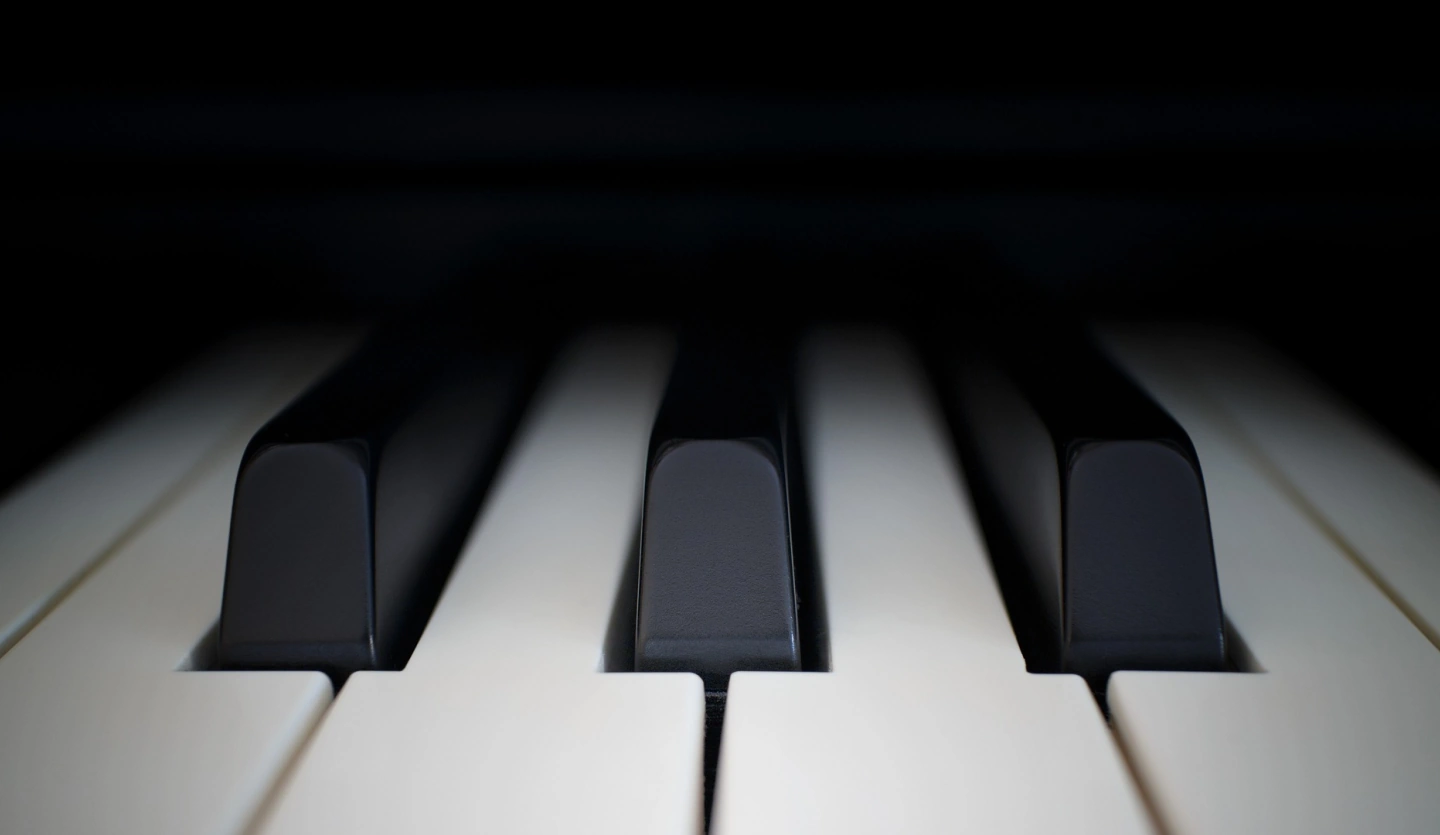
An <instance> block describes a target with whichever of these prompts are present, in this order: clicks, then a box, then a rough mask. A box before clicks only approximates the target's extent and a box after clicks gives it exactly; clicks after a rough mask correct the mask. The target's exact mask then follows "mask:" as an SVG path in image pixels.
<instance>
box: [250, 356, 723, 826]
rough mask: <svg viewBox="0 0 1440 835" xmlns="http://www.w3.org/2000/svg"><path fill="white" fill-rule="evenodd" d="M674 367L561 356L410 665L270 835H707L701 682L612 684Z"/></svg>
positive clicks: (314, 745)
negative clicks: (609, 665)
mask: <svg viewBox="0 0 1440 835" xmlns="http://www.w3.org/2000/svg"><path fill="white" fill-rule="evenodd" d="M669 355H670V349H669V346H668V345H667V344H666V343H665V341H664V340H661V339H659V338H657V337H656V336H655V335H653V334H652V335H643V334H641V335H636V334H614V333H612V334H608V335H606V334H600V335H594V336H592V337H591V338H588V339H585V340H582V341H580V342H579V343H578V344H576V345H574V346H572V349H571V350H570V351H569V352H568V353H567V354H566V355H565V356H564V357H562V359H561V361H560V363H559V365H558V367H557V368H556V369H555V370H554V372H553V373H552V376H551V378H550V379H549V380H548V382H547V384H546V386H545V387H544V388H543V389H542V391H541V393H540V394H539V395H538V400H537V402H536V403H534V404H533V405H532V406H531V408H530V411H529V414H528V415H527V417H526V419H525V421H524V423H523V424H522V428H521V433H520V435H519V437H518V438H517V439H516V441H515V443H514V445H513V446H512V449H511V451H510V453H509V455H508V456H507V461H506V463H505V464H504V466H503V468H502V471H501V474H500V476H499V478H498V480H497V482H496V484H495V485H494V486H493V487H492V490H491V493H490V496H489V498H488V499H487V502H486V507H485V508H484V509H483V510H482V512H481V515H480V518H479V520H478V523H477V525H476V527H475V529H474V530H473V531H472V532H471V537H470V540H469V542H468V543H467V544H466V546H465V549H464V551H463V552H462V554H461V557H460V561H459V562H458V564H457V566H456V569H455V571H454V573H453V575H452V576H451V578H450V582H449V584H448V586H447V587H446V590H445V593H444V595H443V596H442V597H441V599H440V602H439V604H438V606H437V608H436V610H435V612H434V614H433V616H432V617H431V620H430V623H429V625H428V627H427V628H426V631H425V634H424V636H423V637H422V638H421V640H420V643H419V645H418V646H417V647H416V649H415V653H414V655H413V656H412V657H411V659H410V662H409V664H408V665H407V666H406V668H405V669H404V670H402V671H398V672H360V673H356V674H355V675H353V676H351V677H350V679H349V681H348V682H347V683H346V685H345V687H344V689H343V690H342V691H341V693H340V695H339V697H338V698H337V700H336V703H335V705H334V707H333V708H332V709H331V711H330V713H329V714H328V715H327V717H326V719H325V721H324V722H323V723H322V725H321V727H320V729H319V730H318V732H317V733H316V735H315V737H314V738H313V740H312V741H311V743H310V745H309V746H308V747H307V749H306V751H305V753H304V755H303V756H302V758H301V760H300V761H299V763H298V764H297V767H296V769H295V771H294V774H293V776H292V777H291V779H289V780H288V781H287V782H286V784H285V785H284V786H283V788H282V789H281V792H280V794H279V796H278V798H277V801H276V803H275V804H274V806H273V807H272V810H271V813H270V814H268V815H267V817H266V819H265V822H264V824H263V825H262V826H261V827H260V831H262V832H264V833H267V834H268V835H284V834H286V833H306V835H310V833H325V832H336V833H341V832H343V833H386V835H389V833H393V832H397V831H411V832H428V833H446V832H506V833H528V832H557V833H558V832H566V833H570V832H589V833H610V832H613V833H626V835H630V834H631V833H651V832H653V833H679V832H698V831H699V829H700V826H701V800H702V797H701V767H702V743H703V734H704V695H703V691H702V688H701V683H700V679H699V677H698V676H695V675H691V674H688V673H682V674H673V673H662V674H634V673H630V674H606V673H602V672H600V670H601V669H602V666H603V659H602V657H601V655H602V647H603V645H604V638H605V631H606V627H607V624H608V621H609V619H610V615H611V607H612V604H613V603H614V600H615V596H616V592H617V590H618V588H619V584H620V581H621V575H622V572H623V570H624V567H625V564H626V561H627V559H629V558H630V557H631V556H632V555H633V553H634V550H635V548H636V541H635V536H636V533H637V530H638V527H639V508H640V488H641V479H642V477H643V470H644V466H645V450H646V444H647V442H648V440H649V433H650V425H651V422H652V421H653V419H654V415H655V409H656V407H657V405H658V403H659V399H660V394H661V390H662V387H663V385H664V382H665V376H666V371H667V368H668V364H669ZM631 593H632V594H633V590H632V591H631Z"/></svg>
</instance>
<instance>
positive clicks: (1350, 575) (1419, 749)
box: [1108, 334, 1440, 835]
mask: <svg viewBox="0 0 1440 835" xmlns="http://www.w3.org/2000/svg"><path fill="white" fill-rule="evenodd" d="M1108 344H1109V345H1110V346H1111V348H1112V350H1113V351H1114V352H1115V354H1116V355H1117V357H1119V358H1120V359H1121V361H1122V363H1123V364H1124V365H1125V366H1127V367H1128V368H1129V369H1130V371H1131V372H1132V373H1133V374H1134V375H1135V376H1136V378H1137V379H1138V380H1139V381H1140V382H1141V383H1142V385H1144V386H1145V387H1146V388H1147V389H1148V390H1149V391H1150V392H1151V393H1152V395H1153V396H1154V397H1155V398H1156V399H1157V400H1158V401H1159V402H1160V404H1161V405H1162V406H1164V407H1165V408H1166V409H1168V410H1169V411H1170V412H1171V414H1173V415H1174V416H1175V418H1176V419H1177V420H1178V421H1179V422H1180V423H1181V425H1183V426H1184V427H1185V430H1186V431H1187V432H1188V433H1189V435H1190V437H1191V440H1192V441H1193V442H1194V444H1195V448H1196V451H1197V452H1198V453H1199V457H1200V464H1201V467H1202V470H1203V472H1204V476H1205V483H1206V492H1207V494H1208V499H1209V506H1210V520H1211V528H1212V532H1213V536H1214V541H1215V557H1216V567H1217V571H1218V573H1219V577H1220V587H1221V595H1222V599H1223V602H1224V606H1225V611H1226V614H1227V616H1228V617H1229V619H1230V621H1231V623H1232V624H1233V625H1234V627H1235V629H1236V631H1237V632H1238V635H1239V637H1240V638H1241V639H1242V640H1243V642H1244V645H1245V647H1246V649H1247V651H1248V654H1249V655H1251V656H1253V657H1254V659H1255V661H1256V663H1257V664H1258V666H1259V667H1261V668H1263V670H1264V672H1263V673H1257V674H1254V675H1236V674H1201V673H1158V672H1151V673H1141V672H1125V673H1118V674H1116V675H1115V676H1114V677H1113V678H1112V679H1111V682H1110V687H1109V700H1110V705H1111V709H1112V712H1113V716H1114V720H1115V723H1116V728H1117V730H1118V732H1119V733H1120V734H1121V737H1122V739H1123V740H1124V742H1125V746H1126V749H1127V751H1128V752H1129V753H1130V755H1131V758H1132V761H1133V763H1134V764H1135V766H1136V770H1137V773H1138V775H1139V776H1140V779H1141V780H1142V781H1143V782H1144V784H1145V785H1146V787H1147V789H1148V792H1149V794H1150V796H1151V797H1152V798H1153V799H1154V801H1155V803H1156V805H1157V807H1158V809H1159V812H1160V815H1161V817H1162V819H1163V820H1164V823H1165V825H1166V827H1167V829H1168V830H1169V831H1171V832H1173V833H1175V834H1176V835H1192V834H1193V835H1199V833H1247V832H1254V833H1287V832H1295V833H1301V832H1304V833H1327V832H1334V833H1343V832H1387V833H1431V832H1434V831H1435V827H1436V822H1437V821H1440V700H1437V699H1436V697H1435V694H1436V693H1440V653H1436V652H1435V648H1434V646H1432V645H1431V644H1430V642H1429V641H1428V640H1427V639H1426V637H1425V636H1424V635H1423V634H1422V633H1421V632H1420V631H1419V630H1418V629H1417V628H1416V627H1415V624H1414V623H1412V622H1411V621H1410V620H1409V619H1408V618H1406V617H1405V615H1404V613H1403V612H1401V611H1400V610H1399V609H1397V608H1396V607H1395V606H1394V604H1393V603H1392V602H1391V601H1390V600H1389V599H1388V598H1387V597H1386V596H1385V595H1384V594H1383V593H1382V592H1381V591H1380V590H1379V589H1378V588H1377V587H1376V586H1375V585H1374V584H1372V583H1371V582H1370V580H1369V578H1368V577H1367V576H1366V574H1365V573H1364V572H1363V571H1362V570H1361V569H1360V568H1358V567H1357V565H1356V564H1355V563H1354V562H1353V561H1352V560H1351V559H1350V558H1349V557H1347V555H1346V554H1345V553H1344V551H1343V550H1342V549H1341V548H1340V547H1339V546H1338V545H1337V543H1336V542H1335V541H1334V540H1333V539H1331V538H1330V536H1328V535H1327V533H1326V531H1325V530H1324V529H1323V527H1321V526H1318V525H1316V524H1315V523H1314V520H1313V519H1312V518H1310V517H1309V516H1308V515H1307V514H1306V513H1305V512H1304V511H1302V510H1301V508H1300V507H1299V506H1298V505H1297V504H1296V503H1295V501H1293V498H1292V496H1291V495H1290V494H1289V493H1288V492H1287V490H1286V489H1285V488H1284V487H1282V486H1280V485H1279V484H1277V481H1276V479H1277V478H1278V477H1279V476H1278V475H1277V474H1276V473H1274V471H1273V470H1268V469H1267V468H1266V467H1265V465H1264V464H1263V462H1262V460H1261V458H1260V453H1259V451H1258V450H1257V449H1256V448H1255V445H1254V444H1253V443H1252V442H1249V441H1247V440H1246V439H1245V437H1244V435H1243V434H1242V433H1243V429H1242V426H1241V424H1239V423H1238V422H1237V421H1235V419H1234V418H1233V417H1232V416H1231V415H1230V414H1229V413H1228V412H1227V411H1226V410H1225V409H1224V406H1223V405H1222V401H1220V400H1217V399H1215V398H1214V395H1213V394H1212V392H1211V390H1210V388H1209V386H1207V385H1206V384H1205V382H1203V381H1202V380H1203V378H1202V377H1200V376H1196V375H1195V374H1193V372H1191V371H1190V370H1189V366H1188V364H1187V358H1190V350H1189V348H1187V347H1185V345H1184V344H1183V343H1178V344H1177V343H1174V342H1172V341H1171V340H1168V339H1165V338H1163V337H1151V338H1141V337H1135V336H1129V337H1127V336H1124V335H1121V334H1111V336H1110V338H1109V341H1108ZM1275 382H1276V385H1277V389H1276V397H1277V401H1276V402H1277V403H1284V402H1286V400H1287V392H1286V389H1287V387H1288V385H1289V384H1288V383H1285V382H1284V381H1280V380H1276V381H1275ZM1254 405H1257V406H1260V405H1263V399H1261V398H1259V397H1258V395H1257V398H1256V400H1255V401H1254ZM1291 419H1292V420H1293V421H1294V423H1293V425H1292V429H1291V431H1293V432H1294V433H1296V434H1297V435H1298V436H1305V435H1308V434H1309V433H1311V432H1313V431H1315V430H1314V429H1312V428H1311V427H1308V426H1307V417H1306V416H1305V415H1304V414H1293V415H1291ZM1317 419H1318V420H1319V421H1320V422H1321V425H1322V426H1323V425H1324V424H1325V423H1326V421H1327V420H1329V416H1327V415H1323V414H1321V415H1318V416H1317ZM1352 465H1353V466H1355V467H1356V468H1357V470H1358V469H1359V468H1363V466H1364V462H1361V461H1353V462H1352ZM1374 477H1375V476H1374V475H1373V474H1370V475H1367V474H1361V473H1360V472H1358V471H1357V472H1356V473H1355V478H1356V479H1357V480H1360V481H1362V482H1363V481H1365V480H1367V479H1370V478H1374ZM1385 495H1387V493H1386V492H1385V491H1384V490H1382V491H1381V492H1380V493H1378V495H1377V496H1376V497H1375V498H1377V499H1379V498H1380V497H1383V496H1385ZM1437 544H1440V543H1437Z"/></svg>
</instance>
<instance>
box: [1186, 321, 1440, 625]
mask: <svg viewBox="0 0 1440 835" xmlns="http://www.w3.org/2000/svg"><path fill="white" fill-rule="evenodd" d="M1170 342H1171V344H1172V345H1174V347H1175V350H1177V351H1178V352H1180V354H1181V359H1182V361H1183V362H1184V363H1185V366H1186V368H1187V369H1189V370H1190V372H1191V373H1192V374H1193V375H1194V376H1195V378H1196V380H1197V382H1198V383H1199V385H1200V386H1202V387H1203V389H1204V391H1205V392H1206V394H1207V396H1209V397H1210V398H1212V399H1213V400H1214V401H1215V402H1216V404H1217V405H1219V406H1220V407H1221V408H1222V409H1223V411H1224V413H1225V415H1226V417H1227V418H1228V419H1230V420H1232V421H1233V422H1234V424H1235V426H1236V427H1237V428H1238V429H1239V430H1240V432H1241V434H1242V435H1243V436H1244V438H1245V440H1246V442H1247V443H1248V444H1249V445H1250V448H1251V449H1253V450H1254V451H1256V452H1258V453H1259V454H1260V455H1261V456H1262V457H1263V458H1264V460H1265V462H1266V464H1267V465H1269V466H1270V467H1272V468H1273V471H1274V472H1276V473H1278V474H1279V475H1281V476H1282V477H1283V478H1284V483H1285V486H1286V488H1287V489H1288V490H1289V491H1291V493H1292V496H1294V495H1298V496H1300V497H1302V499H1303V501H1304V503H1305V505H1306V506H1307V509H1308V511H1309V512H1311V513H1312V514H1313V515H1314V516H1315V517H1317V518H1319V519H1321V520H1323V523H1324V524H1325V525H1327V526H1328V527H1329V528H1330V529H1331V530H1332V531H1333V532H1334V533H1335V534H1336V535H1338V536H1339V537H1340V538H1341V539H1343V540H1344V542H1345V545H1346V547H1347V548H1348V549H1349V550H1351V551H1352V552H1354V553H1355V554H1357V555H1358V556H1359V557H1360V559H1361V560H1362V561H1363V562H1364V564H1365V566H1366V568H1367V569H1368V570H1369V571H1370V572H1371V574H1372V575H1373V579H1375V580H1376V581H1377V582H1379V583H1381V584H1382V585H1383V587H1384V588H1385V591H1386V593H1387V594H1389V595H1390V596H1391V597H1392V598H1393V599H1394V600H1395V601H1396V603H1397V604H1398V605H1400V606H1401V607H1402V608H1404V609H1405V611H1406V612H1407V613H1408V614H1409V615H1410V618H1411V620H1413V621H1414V622H1415V625H1416V626H1418V627H1419V628H1420V630H1421V631H1422V632H1424V633H1425V634H1426V635H1428V636H1429V637H1430V641H1431V643H1434V644H1435V645H1436V646H1437V647H1440V559H1437V558H1436V552H1437V550H1440V477H1437V476H1436V475H1435V473H1434V472H1433V471H1432V470H1430V469H1429V468H1428V467H1426V466H1425V464H1424V463H1422V462H1421V461H1420V460H1419V459H1417V458H1416V457H1415V456H1414V455H1413V454H1410V453H1408V452H1406V451H1405V450H1404V449H1402V448H1401V447H1400V446H1399V445H1398V444H1397V443H1395V442H1394V441H1393V440H1391V439H1390V438H1388V437H1387V436H1386V435H1385V434H1384V433H1383V432H1382V431H1381V430H1379V429H1378V428H1377V427H1375V426H1374V425H1373V424H1372V423H1370V422H1369V421H1368V420H1367V419H1366V418H1364V417H1363V416H1362V415H1360V414H1358V413H1357V412H1356V411H1355V410H1354V409H1353V408H1351V407H1349V406H1348V405H1347V404H1345V403H1344V402H1343V401H1342V400H1341V399H1340V398H1339V397H1337V396H1336V395H1334V394H1332V393H1331V392H1329V391H1327V390H1326V389H1325V388H1324V386H1322V385H1321V384H1320V383H1319V382H1318V381H1316V380H1315V379H1314V378H1313V377H1311V376H1310V375H1309V374H1308V373H1307V372H1305V371H1304V370H1303V369H1301V368H1298V367H1297V366H1295V365H1294V364H1293V363H1291V362H1289V361H1287V360H1286V359H1285V358H1284V357H1281V356H1280V355H1278V354H1277V353H1276V352H1274V351H1272V350H1270V349H1268V348H1266V347H1265V346H1264V345H1262V344H1260V343H1259V342H1258V341H1256V340H1254V339H1253V338H1249V337H1246V336H1244V335H1242V334H1239V333H1235V332H1229V331H1221V330H1209V331H1204V330H1190V331H1186V332H1184V333H1183V334H1182V335H1181V336H1180V337H1179V338H1176V339H1172V340H1170Z"/></svg>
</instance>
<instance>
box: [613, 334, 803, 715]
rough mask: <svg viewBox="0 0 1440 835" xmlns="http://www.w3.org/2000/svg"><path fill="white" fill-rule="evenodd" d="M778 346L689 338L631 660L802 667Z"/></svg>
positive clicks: (651, 517) (648, 526) (654, 447)
mask: <svg viewBox="0 0 1440 835" xmlns="http://www.w3.org/2000/svg"><path fill="white" fill-rule="evenodd" d="M786 364H787V363H786V357H785V352H784V351H783V349H781V348H779V346H775V348H773V349H771V348H770V346H764V345H759V344H754V343H752V342H751V341H750V340H745V339H739V338H728V339H727V338H723V337H719V336H715V335H710V334H704V335H701V334H689V335H687V337H686V339H685V340H684V341H683V342H682V344H681V350H680V353H679V356H678V358H677V360H676V363H675V370H674V372H673V373H672V375H671V378H670V384H669V386H668V387H667V389H666V393H665V399H664V401H663V402H662V403H661V406H660V412H659V415H658V416H657V417H656V421H655V428H654V430H653V432H652V434H651V437H650V452H649V463H648V465H647V475H646V480H645V493H644V512H643V514H642V516H641V519H642V523H643V524H642V529H641V536H640V569H639V600H638V607H637V614H636V621H635V636H636V637H635V669H636V670H639V671H642V672H645V671H649V672H661V671H673V670H682V671H689V672H693V673H698V674H699V675H700V677H701V678H702V679H703V680H704V681H705V687H706V689H707V690H711V691H718V690H723V689H724V688H725V684H726V681H727V680H728V678H729V676H730V673H732V672H734V671H736V670H799V669H800V644H801V642H800V637H799V618H798V615H797V613H796V604H795V572H794V570H793V565H792V557H791V551H790V541H791V524H790V522H791V519H790V508H789V503H788V501H787V498H786V497H787V495H788V493H789V490H788V479H789V478H790V477H791V473H790V469H789V467H788V466H787V461H786V457H785V456H786V451H787V447H786V443H785V423H786V412H785V406H784V402H783V399H782V398H783V389H784V387H785V386H786V383H787V381H786V380H785V379H784V373H783V369H784V368H785V366H786Z"/></svg>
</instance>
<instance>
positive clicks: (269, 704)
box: [0, 341, 342, 833]
mask: <svg viewBox="0 0 1440 835" xmlns="http://www.w3.org/2000/svg"><path fill="white" fill-rule="evenodd" d="M279 349H280V346H279V345H277V344H273V343H272V344H269V345H268V346H267V347H266V348H265V350H264V351H263V352H262V353H263V354H269V355H270V356H269V364H270V367H271V368H272V374H271V375H270V376H271V384H270V385H269V386H268V391H266V392H265V393H264V394H263V395H262V396H257V397H256V398H255V399H254V400H253V402H251V403H250V404H248V405H249V411H250V415H249V416H248V417H247V419H243V420H237V421H236V423H237V424H238V425H236V426H234V427H233V429H232V431H231V433H230V435H229V437H228V438H226V439H224V440H223V441H222V443H221V446H220V448H219V449H217V450H215V451H214V452H213V453H212V454H211V455H209V456H207V457H206V459H205V462H204V463H203V464H202V465H201V467H200V469H199V471H198V472H197V473H195V474H194V476H193V477H191V478H189V479H188V480H187V484H186V489H184V490H183V491H181V492H180V494H179V495H177V496H176V497H175V498H174V499H173V500H172V501H170V502H168V503H167V504H166V505H165V506H164V507H163V508H161V509H160V510H159V511H158V512H156V513H155V514H154V515H153V518H151V519H149V520H147V521H146V522H145V523H144V524H142V525H140V526H139V527H138V529H136V530H134V531H133V532H132V533H131V534H130V535H129V536H128V537H127V538H126V539H125V540H124V541H123V542H122V543H121V544H120V545H119V547H118V548H117V549H116V550H115V553H114V554H112V555H111V556H110V557H109V558H108V559H106V560H105V561H104V562H103V563H102V564H100V565H99V566H98V567H97V568H96V569H95V570H94V572H93V573H92V574H91V575H90V576H89V577H87V578H86V580H85V581H84V582H83V583H81V584H80V585H79V586H78V587H77V588H76V589H75V590H74V591H73V592H72V593H71V594H70V595H69V596H67V597H66V598H65V600H64V601H63V602H61V604H60V605H59V606H58V607H56V609H55V610H54V611H53V612H51V613H50V615H49V616H48V617H46V618H45V619H44V620H42V621H41V622H40V623H39V624H38V625H37V626H36V627H35V628H34V629H33V630H31V631H30V633H29V634H28V635H26V636H25V638H24V639H22V640H21V641H20V642H19V643H18V644H16V645H15V647H14V648H13V649H12V650H11V651H10V652H9V653H8V654H7V655H6V656H5V657H4V658H0V750H3V751H6V752H9V753H10V755H9V756H5V757H0V831H4V832H27V833H77V832H141V831H143V832H148V833H233V832H240V831H242V830H243V829H244V828H245V826H246V825H247V824H248V823H249V821H250V818H251V816H252V815H253V813H254V811H255V809H257V808H258V806H259V805H260V803H261V801H262V800H263V799H264V798H265V796H266V794H267V793H268V791H269V789H270V786H271V785H272V783H273V781H274V779H275V777H276V775H278V774H279V773H280V771H281V770H282V769H283V768H284V767H285V766H286V764H287V763H288V762H289V761H290V759H291V758H292V756H293V754H294V751H295V749H296V747H297V746H298V745H299V744H300V743H301V742H302V741H303V740H304V738H305V736H306V734H307V732H308V729H309V727H310V726H311V725H312V724H313V723H314V722H315V721H316V720H317V719H318V717H319V715H320V713H321V711H322V710H323V709H324V707H325V705H326V703H327V702H328V701H329V699H330V685H329V682H328V681H327V680H326V679H325V677H324V676H323V675H320V674H319V673H305V672H287V673H211V672H200V671H187V670H193V669H195V668H201V669H203V668H204V667H205V666H206V660H207V659H206V656H207V654H208V652H207V648H208V645H209V641H210V635H211V633H212V631H213V627H214V624H215V620H216V617H217V615H218V614H219V611H220V589H221V583H222V580H223V572H224V568H225V543H226V535H227V532H228V529H229V517H230V506H231V499H232V491H233V488H234V481H235V473H236V469H237V466H238V464H239V460H240V455H241V452H242V451H243V449H244V445H245V442H246V441H247V440H248V439H249V436H250V434H251V432H253V430H254V428H255V426H257V425H259V424H260V423H261V422H263V421H264V420H265V418H267V417H269V416H270V415H271V414H273V413H274V412H275V411H276V410H277V409H279V408H281V407H282V406H283V405H284V403H285V402H286V401H287V400H289V399H290V398H292V397H293V396H295V395H296V394H297V393H299V391H300V390H301V389H302V388H303V387H304V386H305V385H306V384H308V383H309V382H310V381H311V380H312V379H314V378H315V377H317V376H318V375H319V373H320V372H321V371H322V370H323V369H324V367H325V366H327V365H328V364H329V362H330V361H331V360H333V359H334V358H335V357H336V356H337V355H338V354H339V352H340V350H341V349H342V343H340V342H335V341H322V342H319V343H317V344H315V345H312V346H305V345H303V344H302V345H300V346H299V348H298V349H297V350H294V351H293V352H290V353H286V354H281V355H276V354H275V353H274V352H276V351H277V350H279ZM282 372H283V373H282ZM247 424H248V425H247ZM20 752H23V755H22V754H21V753H20Z"/></svg>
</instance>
